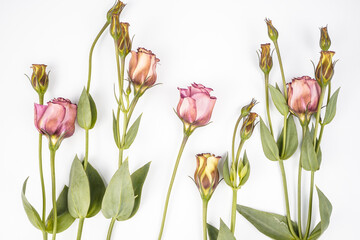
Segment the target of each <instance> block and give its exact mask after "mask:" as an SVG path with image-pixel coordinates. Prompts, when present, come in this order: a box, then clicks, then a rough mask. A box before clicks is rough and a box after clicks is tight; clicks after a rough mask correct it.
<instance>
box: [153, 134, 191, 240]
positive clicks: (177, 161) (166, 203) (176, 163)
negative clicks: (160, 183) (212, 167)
mask: <svg viewBox="0 0 360 240" xmlns="http://www.w3.org/2000/svg"><path fill="white" fill-rule="evenodd" d="M188 139H189V135H188V134H186V133H184V137H183V140H182V143H181V146H180V149H179V153H178V156H177V158H176V162H175V166H174V170H173V173H172V176H171V180H170V184H169V189H168V191H167V195H166V201H165V206H164V212H163V217H162V221H161V227H160V232H159V237H158V240H161V237H162V234H163V231H164V225H165V219H166V212H167V209H168V205H169V199H170V195H171V189H172V186H173V184H174V180H175V176H176V172H177V169H178V167H179V163H180V158H181V155H182V153H183V151H184V148H185V145H186V142H187V140H188Z"/></svg>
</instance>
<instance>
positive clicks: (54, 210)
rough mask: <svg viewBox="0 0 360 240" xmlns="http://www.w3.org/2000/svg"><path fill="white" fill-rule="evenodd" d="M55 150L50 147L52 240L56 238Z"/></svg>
mask: <svg viewBox="0 0 360 240" xmlns="http://www.w3.org/2000/svg"><path fill="white" fill-rule="evenodd" d="M55 152H56V150H54V149H51V148H50V165H51V189H52V204H53V222H54V226H53V233H52V234H53V235H52V240H55V238H56V231H57V208H56V182H55Z"/></svg>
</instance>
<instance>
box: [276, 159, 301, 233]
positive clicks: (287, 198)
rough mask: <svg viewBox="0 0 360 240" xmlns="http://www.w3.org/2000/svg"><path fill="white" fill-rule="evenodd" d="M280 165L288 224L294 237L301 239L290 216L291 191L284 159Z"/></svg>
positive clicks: (280, 161)
mask: <svg viewBox="0 0 360 240" xmlns="http://www.w3.org/2000/svg"><path fill="white" fill-rule="evenodd" d="M279 166H280V170H281V176H282V182H283V188H284V197H285V205H286V218H287V222H288V226H289V229H290V232H291V235H293V237H294V238H295V239H299V237H298V236H297V235H296V233H295V231H294V228H293V225H292V223H291V216H290V206H289V193H288V189H287V181H286V174H285V169H284V163H283V160H281V159H280V160H279Z"/></svg>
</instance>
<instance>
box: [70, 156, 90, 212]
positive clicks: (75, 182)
mask: <svg viewBox="0 0 360 240" xmlns="http://www.w3.org/2000/svg"><path fill="white" fill-rule="evenodd" d="M89 206H90V184H89V180H88V178H87V176H86V173H85V170H84V168H83V165H82V164H81V162H80V160H79V158H78V157H77V156H75V158H74V161H73V163H72V165H71V170H70V184H69V193H68V208H69V212H70V214H71V216H73V217H74V218H85V217H86V215H87V213H88V210H89Z"/></svg>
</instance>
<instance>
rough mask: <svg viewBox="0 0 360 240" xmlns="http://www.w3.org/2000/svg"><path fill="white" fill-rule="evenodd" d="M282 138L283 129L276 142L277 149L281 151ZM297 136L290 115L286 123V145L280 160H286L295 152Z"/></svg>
mask: <svg viewBox="0 0 360 240" xmlns="http://www.w3.org/2000/svg"><path fill="white" fill-rule="evenodd" d="M283 136H284V129H282V131H281V134H280V136H279V138H278V140H277V146H278V148H279V149H280V151H281V149H282V147H283ZM298 144H299V142H298V135H297V130H296V124H295V122H294V118H293V116H292V115H289V117H288V119H287V122H286V144H285V153H284V156H281V157H280V159H282V160H286V159H289V158H290V157H291V156H292V155H293V154H294V153H295V152H296V149H297V147H298Z"/></svg>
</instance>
